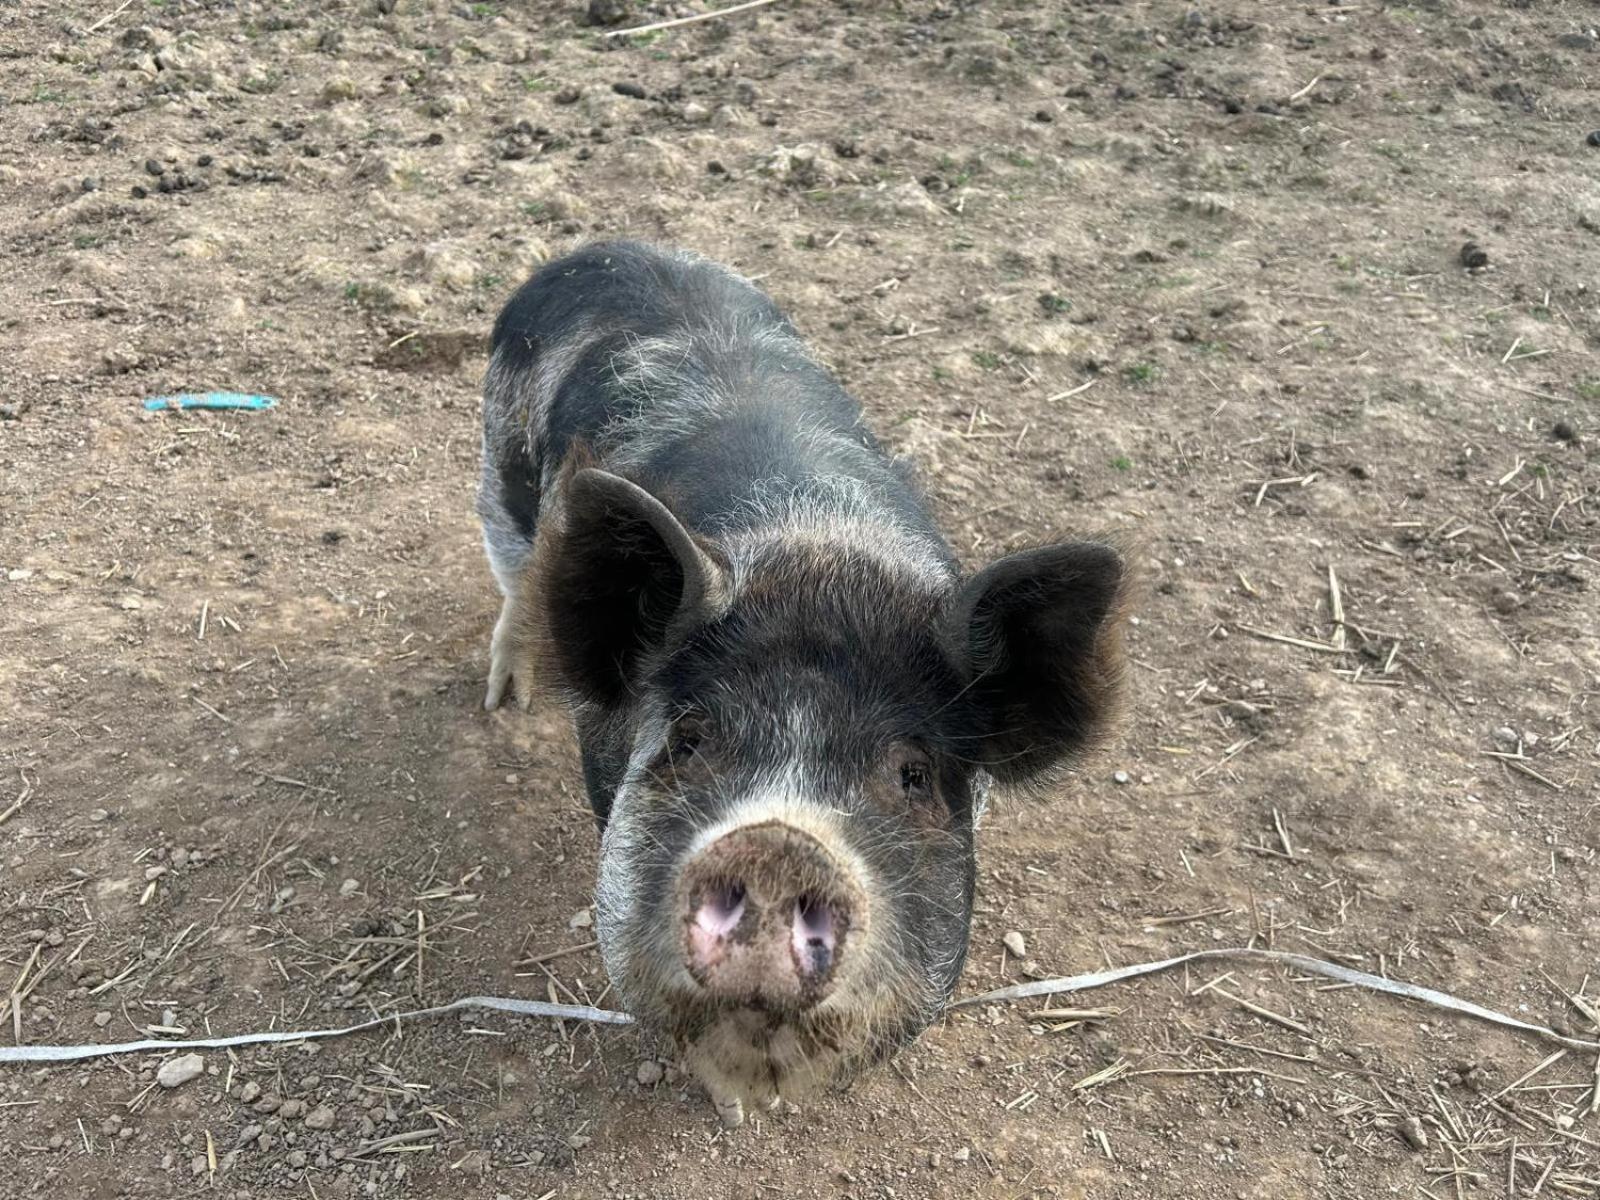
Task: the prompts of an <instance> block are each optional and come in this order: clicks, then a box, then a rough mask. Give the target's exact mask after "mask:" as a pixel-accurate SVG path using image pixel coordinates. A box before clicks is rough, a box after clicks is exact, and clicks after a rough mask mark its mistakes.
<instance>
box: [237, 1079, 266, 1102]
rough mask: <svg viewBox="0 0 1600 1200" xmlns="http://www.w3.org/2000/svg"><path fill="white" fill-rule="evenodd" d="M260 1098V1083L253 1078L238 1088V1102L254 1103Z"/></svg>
mask: <svg viewBox="0 0 1600 1200" xmlns="http://www.w3.org/2000/svg"><path fill="white" fill-rule="evenodd" d="M260 1098H261V1085H260V1084H259V1083H257V1082H256V1081H255V1080H253V1079H252V1080H251V1081H250V1082H249V1083H247V1084H245V1085H244V1086H243V1087H242V1088H240V1089H239V1103H240V1104H254V1103H255V1102H256V1101H257V1100H259V1099H260Z"/></svg>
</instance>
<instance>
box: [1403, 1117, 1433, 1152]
mask: <svg viewBox="0 0 1600 1200" xmlns="http://www.w3.org/2000/svg"><path fill="white" fill-rule="evenodd" d="M1400 1136H1401V1138H1403V1139H1404V1140H1405V1144H1406V1145H1408V1146H1410V1147H1411V1148H1412V1149H1413V1150H1426V1149H1427V1148H1428V1131H1427V1130H1426V1129H1424V1128H1423V1127H1422V1122H1421V1121H1419V1120H1417V1118H1416V1117H1407V1118H1406V1119H1405V1120H1403V1121H1401V1122H1400Z"/></svg>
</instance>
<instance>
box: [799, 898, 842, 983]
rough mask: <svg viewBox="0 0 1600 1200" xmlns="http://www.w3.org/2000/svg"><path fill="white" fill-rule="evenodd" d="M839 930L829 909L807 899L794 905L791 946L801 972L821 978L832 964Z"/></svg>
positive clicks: (816, 901) (801, 899)
mask: <svg viewBox="0 0 1600 1200" xmlns="http://www.w3.org/2000/svg"><path fill="white" fill-rule="evenodd" d="M838 940H839V930H838V926H837V923H836V921H835V918H834V912H833V909H832V908H831V907H829V906H828V905H827V904H824V903H822V902H820V901H818V900H814V899H812V898H811V897H810V896H802V897H800V899H798V900H796V901H795V902H794V922H793V944H794V954H795V961H796V962H797V963H798V964H799V966H800V973H801V974H802V975H806V976H812V977H820V976H822V975H825V974H827V972H828V968H829V967H830V966H832V965H833V956H834V952H835V950H836V949H837V948H838Z"/></svg>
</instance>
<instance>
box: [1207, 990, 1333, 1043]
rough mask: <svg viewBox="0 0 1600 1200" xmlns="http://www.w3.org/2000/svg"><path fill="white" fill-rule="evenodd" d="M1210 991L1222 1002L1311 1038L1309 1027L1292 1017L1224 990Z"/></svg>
mask: <svg viewBox="0 0 1600 1200" xmlns="http://www.w3.org/2000/svg"><path fill="white" fill-rule="evenodd" d="M1211 990H1212V991H1214V992H1216V993H1217V995H1219V996H1221V997H1222V998H1223V999H1224V1000H1231V1001H1233V1002H1234V1003H1235V1004H1237V1005H1238V1006H1239V1007H1240V1008H1242V1009H1245V1010H1246V1011H1247V1012H1253V1013H1255V1015H1256V1016H1258V1017H1261V1018H1263V1019H1265V1020H1268V1021H1271V1022H1272V1023H1273V1024H1275V1025H1282V1026H1283V1027H1284V1028H1285V1029H1292V1030H1294V1031H1295V1032H1296V1033H1298V1034H1300V1035H1301V1036H1303V1037H1311V1036H1312V1033H1311V1029H1310V1027H1309V1026H1306V1025H1302V1024H1301V1023H1300V1022H1299V1021H1296V1020H1295V1019H1294V1018H1293V1017H1286V1016H1284V1015H1283V1014H1282V1013H1280V1012H1273V1011H1272V1010H1271V1009H1270V1008H1263V1007H1262V1006H1261V1005H1259V1004H1252V1003H1251V1002H1250V1001H1249V1000H1246V999H1245V998H1244V997H1243V996H1236V995H1234V994H1233V993H1232V992H1230V991H1228V990H1227V989H1226V988H1220V987H1215V986H1213V987H1212V988H1211Z"/></svg>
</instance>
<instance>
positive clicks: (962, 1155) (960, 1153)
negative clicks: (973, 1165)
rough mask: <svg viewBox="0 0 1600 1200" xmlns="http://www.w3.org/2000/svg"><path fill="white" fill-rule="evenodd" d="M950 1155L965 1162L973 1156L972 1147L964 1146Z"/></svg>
mask: <svg viewBox="0 0 1600 1200" xmlns="http://www.w3.org/2000/svg"><path fill="white" fill-rule="evenodd" d="M950 1157H951V1158H952V1159H953V1160H955V1161H956V1162H958V1163H964V1162H966V1161H967V1160H968V1159H969V1158H971V1157H972V1149H971V1148H970V1147H968V1146H963V1147H961V1149H959V1150H957V1151H956V1152H955V1153H954V1154H952V1155H951V1156H950Z"/></svg>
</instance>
